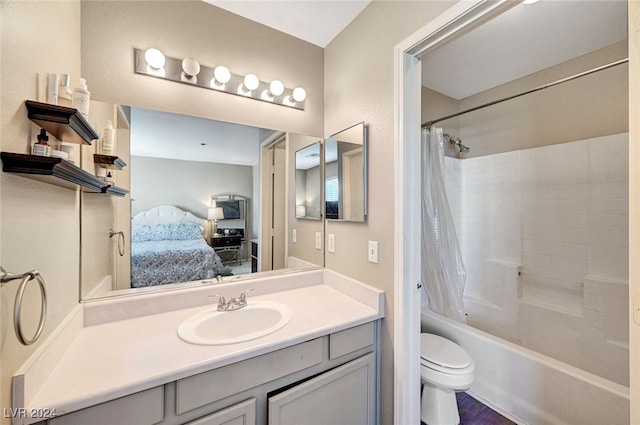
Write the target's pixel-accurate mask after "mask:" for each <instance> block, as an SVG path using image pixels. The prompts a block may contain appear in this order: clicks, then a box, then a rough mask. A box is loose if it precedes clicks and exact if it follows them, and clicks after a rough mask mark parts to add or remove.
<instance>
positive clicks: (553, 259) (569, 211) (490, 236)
mask: <svg viewBox="0 0 640 425" xmlns="http://www.w3.org/2000/svg"><path fill="white" fill-rule="evenodd" d="M448 160H449V161H450V162H452V165H451V166H449V165H446V167H447V178H446V179H447V191H448V193H449V194H450V195H449V196H450V197H451V199H450V203H451V205H452V207H451V209H452V213H453V215H454V221H455V223H456V231H457V233H458V236H459V240H460V247H461V251H462V253H463V258H464V260H465V265H466V268H467V273H468V277H467V287H466V289H465V295H466V296H472V297H473V299H474V300H475V301H474V302H473V303H471V304H470V306H472V307H470V308H471V309H472V313H473V314H472V313H471V312H470V313H469V314H470V319H469V320H470V324H471V325H472V326H477V327H479V328H480V329H483V330H485V331H487V332H490V333H493V334H494V335H497V336H501V337H503V338H507V339H509V340H511V341H513V342H516V343H521V344H523V345H525V346H527V347H529V348H533V349H536V350H539V351H540V352H542V353H545V354H548V355H551V356H554V357H556V358H558V359H559V360H562V361H566V362H568V363H570V364H573V365H575V366H577V367H580V368H583V369H585V370H589V371H591V372H593V373H597V374H600V375H601V376H604V377H605V378H608V379H612V380H614V381H616V382H620V383H622V384H625V382H626V384H628V371H627V370H625V368H624V367H620V364H623V365H624V364H626V363H624V362H625V361H628V355H629V354H628V349H627V348H626V346H627V344H628V331H629V329H628V323H627V322H628V320H627V319H626V316H627V309H628V263H629V258H628V230H629V225H628V208H629V200H628V186H629V184H628V166H629V164H628V134H620V135H612V136H604V137H598V138H594V139H589V140H583V141H576V142H571V143H565V144H560V145H553V146H543V147H540V148H535V149H528V150H522V151H517V152H508V153H503V154H498V155H490V156H484V157H476V158H470V159H465V160H455V159H448ZM446 161H447V160H445V162H446ZM447 164H448V163H447ZM518 265H520V267H518ZM518 272H520V273H521V274H520V275H518ZM472 316H473V317H472ZM550 330H552V332H550ZM616 363H617V364H616Z"/></svg>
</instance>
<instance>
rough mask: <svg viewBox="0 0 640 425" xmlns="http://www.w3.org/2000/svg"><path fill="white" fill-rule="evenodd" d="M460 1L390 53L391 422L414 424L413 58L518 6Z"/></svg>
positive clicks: (416, 119) (417, 227)
mask: <svg viewBox="0 0 640 425" xmlns="http://www.w3.org/2000/svg"><path fill="white" fill-rule="evenodd" d="M518 3H519V2H511V1H506V0H495V1H489V0H479V1H478V0H462V1H460V2H458V3H456V4H455V5H453V6H452V7H451V8H449V9H447V10H446V11H445V12H444V13H442V14H441V15H439V16H437V17H436V18H435V19H434V20H432V21H431V22H429V23H428V24H427V25H425V26H424V27H422V28H421V29H419V30H418V31H416V32H415V33H413V34H412V35H411V36H409V37H407V38H406V39H405V40H403V41H402V42H401V43H399V44H398V45H396V47H395V48H394V117H395V119H394V180H395V205H396V206H397V208H396V209H395V212H394V235H395V236H394V251H395V260H394V317H393V320H394V331H393V332H394V333H393V334H394V343H393V344H394V423H395V424H398V425H400V424H419V423H420V344H419V342H420V289H419V288H418V286H419V283H420V263H421V262H420V252H421V248H420V245H421V244H420V240H421V238H420V234H421V220H420V216H421V213H420V205H421V203H420V200H421V194H420V193H421V191H420V184H419V181H420V154H421V150H420V126H421V124H422V123H421V122H420V121H421V120H420V111H421V105H420V97H421V94H420V87H421V82H420V79H421V63H420V61H419V60H418V56H419V55H421V54H423V53H424V52H426V51H427V50H429V49H432V48H434V47H436V46H438V45H439V44H440V43H442V42H443V41H444V40H445V39H447V38H448V37H449V36H451V35H452V34H454V33H458V32H459V31H466V30H468V29H469V28H472V27H474V26H477V25H479V24H481V23H482V22H484V21H485V20H486V19H488V18H489V17H492V16H495V15H497V14H498V13H501V12H503V11H504V10H506V9H508V8H510V7H512V6H514V5H516V4H518Z"/></svg>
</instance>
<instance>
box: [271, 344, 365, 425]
mask: <svg viewBox="0 0 640 425" xmlns="http://www.w3.org/2000/svg"><path fill="white" fill-rule="evenodd" d="M374 359H375V358H374V355H373V354H367V355H366V356H363V357H360V358H359V359H357V360H354V361H352V362H350V363H347V364H345V365H342V366H339V367H337V368H335V369H332V370H330V371H328V372H325V373H323V374H322V375H320V376H317V377H315V378H313V379H311V380H309V381H306V382H303V383H302V384H299V385H297V386H295V387H293V388H291V389H289V390H287V391H285V392H283V393H280V394H278V395H276V396H273V397H270V398H269V425H300V424H305V425H326V424H362V425H365V424H374V423H375V405H374V400H375V370H374V369H375V360H374Z"/></svg>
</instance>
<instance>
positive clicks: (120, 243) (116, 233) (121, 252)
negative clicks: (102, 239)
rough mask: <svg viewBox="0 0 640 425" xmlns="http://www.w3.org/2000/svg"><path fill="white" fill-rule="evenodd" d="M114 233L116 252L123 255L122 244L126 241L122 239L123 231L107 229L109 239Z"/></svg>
mask: <svg viewBox="0 0 640 425" xmlns="http://www.w3.org/2000/svg"><path fill="white" fill-rule="evenodd" d="M116 235H117V236H118V254H120V256H121V257H124V244H125V243H126V241H125V239H124V232H122V231H121V232H116V231H115V230H113V229H109V239H111V238H112V237H114V236H116Z"/></svg>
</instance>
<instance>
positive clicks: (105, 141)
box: [101, 120, 115, 155]
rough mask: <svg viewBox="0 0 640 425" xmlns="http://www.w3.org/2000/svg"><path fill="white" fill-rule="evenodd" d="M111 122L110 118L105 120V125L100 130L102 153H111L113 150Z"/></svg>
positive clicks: (113, 141)
mask: <svg viewBox="0 0 640 425" xmlns="http://www.w3.org/2000/svg"><path fill="white" fill-rule="evenodd" d="M113 133H114V131H113V124H112V122H111V120H109V121H107V127H106V128H105V129H104V130H102V146H101V147H102V154H103V155H113V152H114V151H115V140H114V137H115V136H114V134H113Z"/></svg>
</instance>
